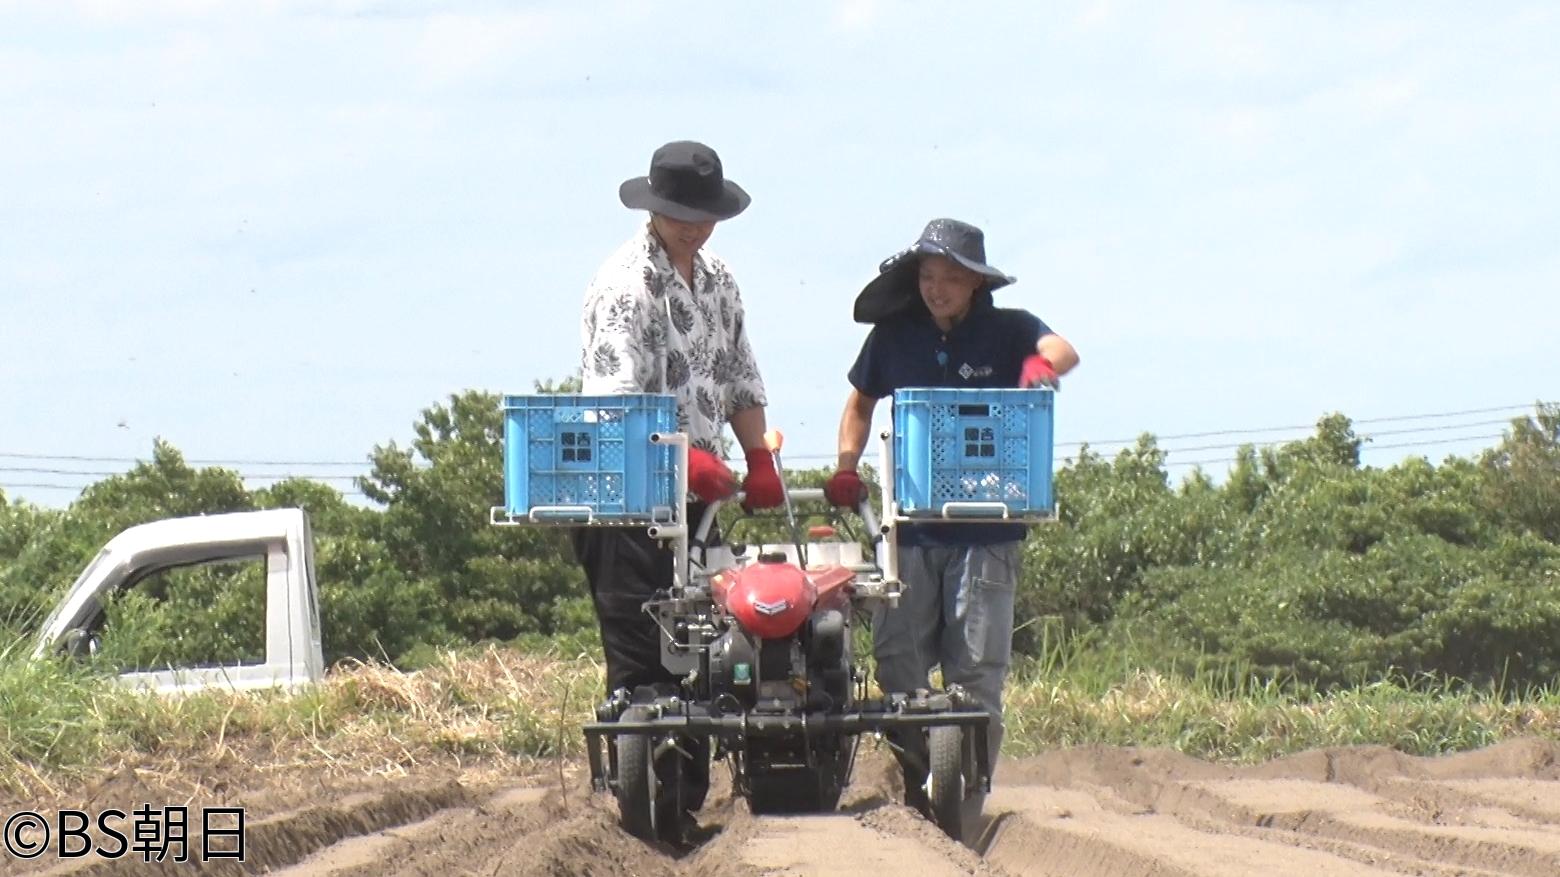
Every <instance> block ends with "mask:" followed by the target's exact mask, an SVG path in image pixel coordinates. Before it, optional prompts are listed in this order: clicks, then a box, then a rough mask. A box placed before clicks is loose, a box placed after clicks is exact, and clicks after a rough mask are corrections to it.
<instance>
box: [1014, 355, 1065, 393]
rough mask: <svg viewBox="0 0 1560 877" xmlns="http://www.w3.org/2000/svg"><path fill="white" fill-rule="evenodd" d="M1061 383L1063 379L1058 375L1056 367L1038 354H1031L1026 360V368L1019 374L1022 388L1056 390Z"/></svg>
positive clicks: (1019, 383) (1019, 382)
mask: <svg viewBox="0 0 1560 877" xmlns="http://www.w3.org/2000/svg"><path fill="white" fill-rule="evenodd" d="M1061 383H1062V379H1061V377H1059V376H1058V375H1057V374H1056V366H1054V365H1052V364H1051V361H1050V360H1049V359H1046V358H1045V357H1044V356H1041V355H1040V354H1038V353H1035V354H1031V355H1030V357H1029V358H1028V359H1026V360H1024V368H1023V369H1022V370H1021V371H1020V372H1019V373H1018V385H1019V386H1020V387H1050V388H1051V389H1053V390H1054V389H1056V388H1057V387H1059V386H1061Z"/></svg>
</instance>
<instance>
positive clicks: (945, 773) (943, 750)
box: [926, 725, 965, 842]
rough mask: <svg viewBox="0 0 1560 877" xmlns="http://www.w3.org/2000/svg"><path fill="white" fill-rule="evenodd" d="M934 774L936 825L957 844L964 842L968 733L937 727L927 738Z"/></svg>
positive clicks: (930, 794)
mask: <svg viewBox="0 0 1560 877" xmlns="http://www.w3.org/2000/svg"><path fill="white" fill-rule="evenodd" d="M927 748H928V749H930V750H931V753H930V755H931V758H930V761H931V771H930V773H929V774H928V775H927V779H926V785H927V788H926V796H927V799H928V800H927V803H928V804H929V805H930V809H931V817H932V821H933V822H935V823H937V827H939V828H941V829H942V830H943V832H944V833H946V834H947V835H948V836H949V837H951V838H953V839H954V840H956V841H960V842H963V840H964V791H965V781H964V775H965V771H964V754H965V747H964V729H963V728H961V727H959V726H958V725H937V726H935V727H933V728H932V729H931V731H930V732H929V733H928V734H927Z"/></svg>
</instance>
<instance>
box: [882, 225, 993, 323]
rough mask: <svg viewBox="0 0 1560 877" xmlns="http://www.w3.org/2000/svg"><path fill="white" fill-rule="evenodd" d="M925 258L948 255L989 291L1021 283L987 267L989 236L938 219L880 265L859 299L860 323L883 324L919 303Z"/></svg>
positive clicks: (972, 227)
mask: <svg viewBox="0 0 1560 877" xmlns="http://www.w3.org/2000/svg"><path fill="white" fill-rule="evenodd" d="M923 255H933V256H946V257H948V258H949V259H952V260H953V261H955V262H957V263H959V264H960V265H963V266H964V267H966V268H968V269H970V270H971V271H974V272H975V273H977V274H980V275H982V276H984V277H985V278H986V284H985V288H986V289H988V290H992V289H997V288H999V287H1003V286H1007V285H1008V284H1010V283H1015V282H1017V280H1018V278H1016V277H1010V276H1008V275H1006V274H1003V273H1002V272H1001V271H999V270H997V269H996V268H994V267H992V266H990V265H988V264H986V235H985V234H984V233H982V232H981V230H980V229H978V228H976V227H975V226H973V225H970V224H969V223H967V222H960V221H959V220H957V219H934V220H932V221H931V222H928V223H927V224H926V228H925V230H923V231H922V232H921V236H920V237H919V238H918V239H916V242H915V243H913V244H911V245H910V246H909V247H908V248H907V249H904V250H901V251H900V252H898V253H895V254H894V255H892V256H890V257H888V258H887V259H885V260H884V261H883V264H882V265H879V266H878V276H876V277H874V278H872V280H871V282H869V283H868V284H867V285H866V286H865V287H864V288H863V289H862V290H861V294H860V295H857V296H856V306H855V319H856V322H858V323H879V322H882V321H883V320H885V319H888V318H889V317H892V316H894V315H896V314H899V313H901V312H903V311H904V310H905V309H906V308H907V307H909V306H912V305H913V304H914V303H915V302H917V301H919V300H920V296H921V290H920V285H919V283H918V282H917V280H916V272H917V268H918V266H919V265H920V262H921V256H923Z"/></svg>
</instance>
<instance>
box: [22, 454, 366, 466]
mask: <svg viewBox="0 0 1560 877" xmlns="http://www.w3.org/2000/svg"><path fill="white" fill-rule="evenodd" d="M0 457H3V458H6V459H10V460H64V461H67V462H71V463H149V462H151V461H150V460H148V459H147V458H145V457H83V456H75V455H71V454H24V453H16V452H9V451H0ZM184 462H186V463H189V464H191V465H195V466H356V467H358V468H362V467H363V466H366V465H368V463H367V461H365V460H353V461H347V460H185V461H184Z"/></svg>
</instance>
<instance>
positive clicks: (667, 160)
mask: <svg viewBox="0 0 1560 877" xmlns="http://www.w3.org/2000/svg"><path fill="white" fill-rule="evenodd" d="M618 198H619V199H621V200H622V202H623V206H624V207H629V208H632V209H634V210H649V211H650V212H652V213H659V214H662V215H663V216H670V217H671V218H673V219H680V220H682V221H684V222H718V221H720V220H722V219H730V218H731V217H733V216H736V215H737V214H738V213H741V212H742V211H744V210H746V209H747V206H748V204H749V203H750V202H751V201H752V200H753V199H752V198H749V197H748V193H747V192H744V191H743V190H742V187H741V186H739V185H737V184H736V183H733V182H732V181H730V180H728V179H726V175H725V172H724V170H723V169H722V168H721V165H720V156H719V155H716V154H715V150H713V149H711V148H709V147H708V146H705V145H704V144H703V143H695V142H694V141H692V140H678V141H675V142H672V143H668V144H666V145H665V146H663V147H661V148H660V149H657V150H656V151H655V155H653V156H651V158H650V173H649V175H647V176H643V177H634V178H632V179H628V180H624V181H623V185H621V186H619V187H618Z"/></svg>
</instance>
